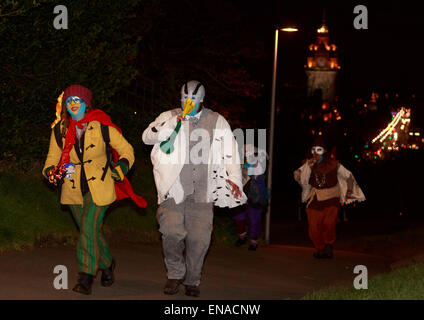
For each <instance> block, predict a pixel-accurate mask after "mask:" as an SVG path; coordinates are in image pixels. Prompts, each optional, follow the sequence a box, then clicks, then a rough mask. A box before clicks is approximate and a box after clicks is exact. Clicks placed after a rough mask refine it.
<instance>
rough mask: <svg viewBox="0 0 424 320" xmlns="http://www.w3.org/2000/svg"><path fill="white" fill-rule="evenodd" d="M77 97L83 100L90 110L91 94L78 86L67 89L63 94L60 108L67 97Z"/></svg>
mask: <svg viewBox="0 0 424 320" xmlns="http://www.w3.org/2000/svg"><path fill="white" fill-rule="evenodd" d="M72 96H77V97H79V98H81V99H82V100H84V102H85V103H86V105H87V107H88V108H91V97H92V93H91V91H90V90H89V89H87V88H86V87H83V86H81V85H79V84H73V85H71V86H69V87H67V88H66V89H65V91H64V93H63V97H62V106H63V107H65V101H66V99H67V98H68V97H72Z"/></svg>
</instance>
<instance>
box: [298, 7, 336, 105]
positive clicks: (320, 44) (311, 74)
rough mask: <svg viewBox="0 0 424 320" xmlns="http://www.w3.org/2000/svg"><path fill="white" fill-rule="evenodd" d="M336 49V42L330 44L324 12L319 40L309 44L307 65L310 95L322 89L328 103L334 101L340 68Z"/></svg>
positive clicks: (318, 33)
mask: <svg viewBox="0 0 424 320" xmlns="http://www.w3.org/2000/svg"><path fill="white" fill-rule="evenodd" d="M336 49H337V47H336V45H335V44H330V37H329V35H328V27H327V26H326V25H325V14H324V15H323V19H322V25H321V27H320V28H319V29H318V30H317V40H316V42H315V43H312V44H311V45H310V46H309V51H308V57H307V61H306V65H305V71H306V75H307V77H308V83H307V89H308V92H307V94H308V96H312V95H314V94H315V92H316V90H319V89H321V92H322V99H323V101H324V102H328V103H330V102H332V101H333V99H334V96H335V94H336V76H337V72H338V70H339V69H340V66H339V64H338V59H337V51H336Z"/></svg>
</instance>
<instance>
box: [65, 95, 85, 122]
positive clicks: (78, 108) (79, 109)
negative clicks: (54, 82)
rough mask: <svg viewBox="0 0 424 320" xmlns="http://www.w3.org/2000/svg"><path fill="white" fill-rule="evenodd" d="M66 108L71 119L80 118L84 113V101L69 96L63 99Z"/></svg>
mask: <svg viewBox="0 0 424 320" xmlns="http://www.w3.org/2000/svg"><path fill="white" fill-rule="evenodd" d="M65 105H66V109H68V112H69V114H70V115H71V117H72V119H74V120H80V119H82V118H83V117H84V115H85V108H86V106H87V105H86V103H85V102H84V100H82V99H81V98H80V97H77V96H71V97H68V98H67V99H66V100H65Z"/></svg>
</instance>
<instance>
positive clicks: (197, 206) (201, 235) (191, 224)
mask: <svg viewBox="0 0 424 320" xmlns="http://www.w3.org/2000/svg"><path fill="white" fill-rule="evenodd" d="M157 219H158V222H159V226H160V228H159V231H160V233H161V234H162V246H163V254H164V257H165V265H166V269H167V277H168V279H184V284H185V285H192V286H198V285H199V283H200V277H201V273H202V267H203V261H204V258H205V255H206V252H207V251H208V249H209V245H210V241H211V234H212V228H213V205H212V203H196V202H194V198H193V195H190V196H187V198H186V199H185V201H183V202H182V203H180V204H176V203H175V201H174V199H172V198H171V199H168V200H165V201H164V202H162V203H161V204H160V205H159V208H158V210H157ZM184 249H185V250H186V257H185V259H184Z"/></svg>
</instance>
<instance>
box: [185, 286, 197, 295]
mask: <svg viewBox="0 0 424 320" xmlns="http://www.w3.org/2000/svg"><path fill="white" fill-rule="evenodd" d="M185 294H186V296H190V297H198V296H200V289H199V286H189V285H186V286H185Z"/></svg>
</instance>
